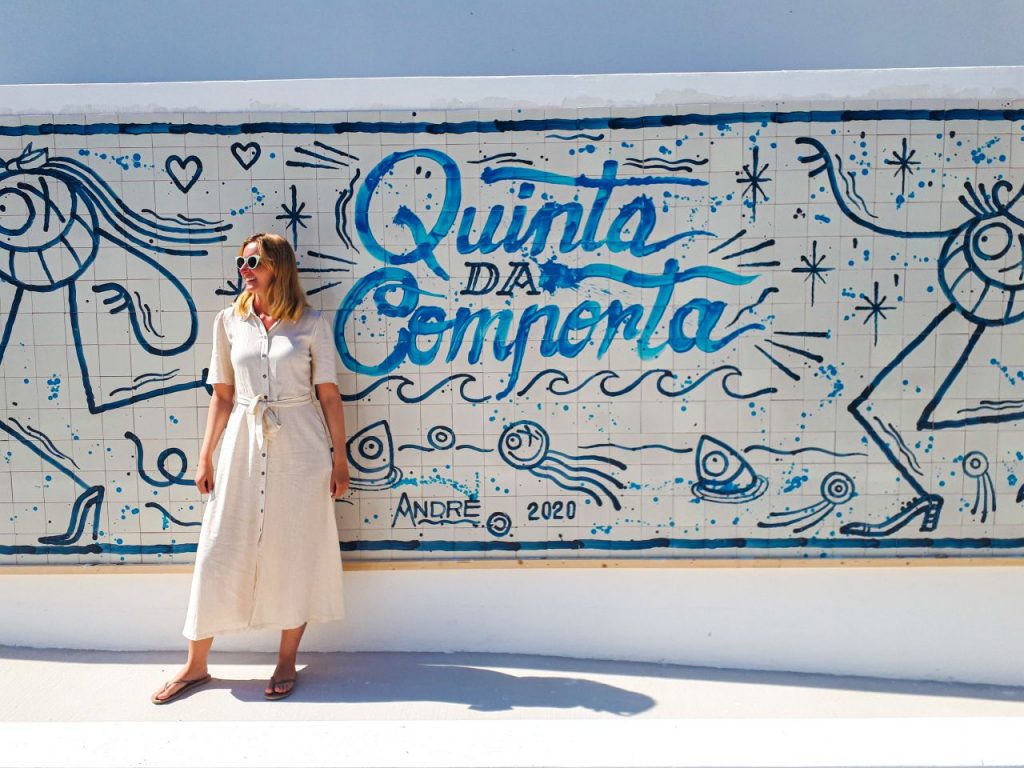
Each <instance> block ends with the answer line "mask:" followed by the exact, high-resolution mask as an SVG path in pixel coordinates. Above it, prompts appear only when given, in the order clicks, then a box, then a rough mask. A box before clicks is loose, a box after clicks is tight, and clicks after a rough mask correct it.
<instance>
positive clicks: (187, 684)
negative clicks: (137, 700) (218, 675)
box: [149, 675, 213, 704]
mask: <svg viewBox="0 0 1024 768" xmlns="http://www.w3.org/2000/svg"><path fill="white" fill-rule="evenodd" d="M212 679H213V677H212V676H211V675H207V676H206V677H200V678H196V679H195V680H172V681H171V682H169V683H164V687H163V688H161V689H160V690H159V691H157V692H156V693H154V694H153V695H152V696H150V697H149V700H150V701H151V702H153V703H154V704H168V703H170V702H172V701H174V700H175V699H177V698H179V697H181V696H183V695H184V694H185V693H186V692H188V691H191V690H192V689H193V688H198V687H199V686H200V685H203V684H204V683H208V682H210V680H212ZM182 683H184V685H183V686H182V687H181V688H180V689H179V690H178V691H177V692H175V693H174V694H172V695H170V696H168V697H167V698H166V699H158V698H157V696H159V695H160V694H161V693H163V692H164V691H166V690H167V689H168V688H170V687H171V686H172V685H181V684H182Z"/></svg>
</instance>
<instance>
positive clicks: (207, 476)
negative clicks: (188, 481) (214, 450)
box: [196, 459, 213, 494]
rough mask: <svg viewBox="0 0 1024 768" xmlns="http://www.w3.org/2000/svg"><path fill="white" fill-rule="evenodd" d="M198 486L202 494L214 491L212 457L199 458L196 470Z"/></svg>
mask: <svg viewBox="0 0 1024 768" xmlns="http://www.w3.org/2000/svg"><path fill="white" fill-rule="evenodd" d="M196 487H197V488H198V489H199V493H202V494H207V493H212V492H213V461H212V460H211V459H200V460H199V465H198V469H197V470H196Z"/></svg>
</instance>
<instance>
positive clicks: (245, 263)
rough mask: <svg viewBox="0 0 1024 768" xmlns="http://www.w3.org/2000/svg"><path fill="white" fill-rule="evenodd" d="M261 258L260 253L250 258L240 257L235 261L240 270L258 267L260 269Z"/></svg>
mask: <svg viewBox="0 0 1024 768" xmlns="http://www.w3.org/2000/svg"><path fill="white" fill-rule="evenodd" d="M260 258H261V257H260V254H258V253H257V254H256V255H255V256H249V257H248V258H246V257H244V256H239V257H238V258H237V259H235V264H237V265H238V268H239V269H241V268H242V267H248V268H249V269H256V267H258V266H259V264H260Z"/></svg>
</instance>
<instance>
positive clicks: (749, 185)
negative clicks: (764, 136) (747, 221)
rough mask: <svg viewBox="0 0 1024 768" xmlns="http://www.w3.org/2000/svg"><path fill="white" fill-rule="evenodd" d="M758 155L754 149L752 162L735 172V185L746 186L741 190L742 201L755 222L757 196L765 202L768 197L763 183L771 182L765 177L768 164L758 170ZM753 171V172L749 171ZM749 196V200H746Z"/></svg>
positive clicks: (756, 149)
mask: <svg viewBox="0 0 1024 768" xmlns="http://www.w3.org/2000/svg"><path fill="white" fill-rule="evenodd" d="M758 154H759V150H758V148H757V147H756V146H755V147H754V160H753V162H752V163H749V164H744V166H743V170H742V171H736V176H737V177H738V178H737V179H736V183H737V184H746V186H745V187H744V188H743V201H744V203H745V204H746V206H747V207H748V208H749V209H750V218H751V220H752V221H757V202H758V199H757V198H758V195H760V196H761V199H762V200H767V199H768V195H767V194H765V191H764V183H765V182H767V181H771V178H770V177H768V176H765V175H764V174H765V171H767V170H768V163H765V164H764V166H763V167H761V168H758ZM751 169H753V170H751ZM748 196H749V198H750V199H749V200H748V199H747V198H748Z"/></svg>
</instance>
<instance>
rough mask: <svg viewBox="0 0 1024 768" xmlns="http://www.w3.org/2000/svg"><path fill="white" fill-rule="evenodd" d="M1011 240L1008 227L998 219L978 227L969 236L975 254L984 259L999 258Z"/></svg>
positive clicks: (1008, 248)
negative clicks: (972, 235) (970, 236)
mask: <svg viewBox="0 0 1024 768" xmlns="http://www.w3.org/2000/svg"><path fill="white" fill-rule="evenodd" d="M1012 242H1013V233H1012V232H1011V231H1010V228H1009V227H1008V226H1006V224H1003V223H1002V222H1000V221H996V222H993V223H991V224H986V225H985V226H983V227H980V228H979V229H978V231H977V232H975V233H974V237H972V238H971V248H972V249H973V250H974V253H975V255H977V256H979V257H980V258H982V259H985V260H986V261H994V260H995V259H1001V258H1002V257H1003V256H1004V255H1005V254H1006V252H1007V251H1008V250H1010V245H1011V244H1012Z"/></svg>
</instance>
